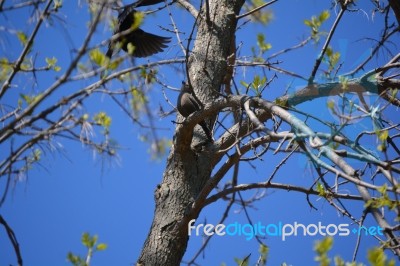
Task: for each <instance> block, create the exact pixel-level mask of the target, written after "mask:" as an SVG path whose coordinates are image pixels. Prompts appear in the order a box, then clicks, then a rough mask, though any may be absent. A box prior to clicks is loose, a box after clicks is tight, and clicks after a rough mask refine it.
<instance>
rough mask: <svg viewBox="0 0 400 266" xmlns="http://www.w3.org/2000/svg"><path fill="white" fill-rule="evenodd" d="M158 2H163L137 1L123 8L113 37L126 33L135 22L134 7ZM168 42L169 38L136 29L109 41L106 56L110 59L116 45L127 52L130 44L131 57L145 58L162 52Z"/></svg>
mask: <svg viewBox="0 0 400 266" xmlns="http://www.w3.org/2000/svg"><path fill="white" fill-rule="evenodd" d="M160 2H163V0H139V1H137V2H135V3H133V4H130V5H127V6H125V7H124V9H123V10H122V12H121V13H120V14H119V15H118V25H117V26H116V28H115V30H114V35H116V34H118V33H120V32H124V31H127V30H129V29H130V28H131V27H132V25H133V24H134V22H135V21H134V20H135V17H134V14H135V12H136V10H135V8H136V7H140V6H148V5H154V4H157V3H160ZM170 41H171V38H168V37H162V36H158V35H155V34H151V33H147V32H145V31H143V30H142V29H140V28H137V29H134V30H133V31H132V32H130V33H128V34H127V35H124V36H121V37H120V38H118V39H117V40H115V41H110V43H109V45H108V51H107V53H106V56H107V57H108V58H111V56H112V55H113V51H114V48H115V46H116V44H117V43H120V44H121V48H122V50H124V51H125V52H128V44H129V43H130V44H131V45H133V46H134V47H135V49H134V51H133V54H132V56H134V57H147V56H150V55H153V54H156V53H158V52H162V51H163V48H166V47H167V45H166V44H167V43H169V42H170Z"/></svg>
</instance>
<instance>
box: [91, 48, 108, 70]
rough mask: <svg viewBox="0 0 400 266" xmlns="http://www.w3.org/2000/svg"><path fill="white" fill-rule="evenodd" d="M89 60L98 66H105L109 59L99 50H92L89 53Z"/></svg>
mask: <svg viewBox="0 0 400 266" xmlns="http://www.w3.org/2000/svg"><path fill="white" fill-rule="evenodd" d="M89 58H90V60H91V61H92V62H93V63H95V64H96V65H98V66H107V64H108V62H109V59H108V57H107V56H105V54H104V53H102V52H101V51H100V50H99V49H94V50H91V51H90V52H89Z"/></svg>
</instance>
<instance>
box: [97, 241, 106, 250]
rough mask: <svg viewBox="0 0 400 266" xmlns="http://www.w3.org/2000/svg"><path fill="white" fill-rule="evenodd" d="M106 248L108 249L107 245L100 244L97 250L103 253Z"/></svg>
mask: <svg viewBox="0 0 400 266" xmlns="http://www.w3.org/2000/svg"><path fill="white" fill-rule="evenodd" d="M106 248H107V244H105V243H100V244H98V245H97V247H96V250H98V251H102V250H105V249H106Z"/></svg>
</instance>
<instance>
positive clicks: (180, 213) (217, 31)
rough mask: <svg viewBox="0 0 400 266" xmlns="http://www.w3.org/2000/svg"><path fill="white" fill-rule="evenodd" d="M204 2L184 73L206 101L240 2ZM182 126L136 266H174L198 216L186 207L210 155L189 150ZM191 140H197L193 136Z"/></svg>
mask: <svg viewBox="0 0 400 266" xmlns="http://www.w3.org/2000/svg"><path fill="white" fill-rule="evenodd" d="M205 2H206V3H205V5H207V2H208V5H209V6H208V9H209V12H206V6H205V5H204V6H203V7H202V9H201V10H200V12H199V14H198V18H197V36H196V38H195V39H196V41H195V43H194V48H193V51H192V53H191V54H190V55H189V58H188V62H187V68H188V75H189V76H188V81H189V83H190V84H191V85H192V86H193V88H194V91H195V93H196V95H197V97H198V98H199V99H200V100H202V101H203V102H208V101H211V100H215V99H216V98H217V97H218V96H219V94H218V92H219V90H220V87H221V84H222V82H223V79H224V76H225V73H226V69H227V57H228V56H229V52H230V42H229V41H226V40H231V39H232V38H233V36H234V34H235V30H236V22H237V19H236V15H237V14H238V13H239V11H240V9H241V7H242V5H243V4H244V0H235V1H234V0H210V1H205ZM207 13H208V14H207ZM182 126H183V125H178V126H177V129H178V130H177V134H176V135H175V138H174V144H173V145H172V148H171V151H170V154H169V156H168V159H167V167H166V169H165V172H164V176H163V180H162V183H161V184H160V185H159V186H158V187H157V189H156V191H155V201H156V209H155V213H154V218H153V222H152V225H151V228H150V232H149V235H148V237H147V239H146V241H145V243H144V247H143V249H142V252H141V255H140V257H139V260H138V265H179V264H180V262H181V259H182V257H183V255H184V253H185V250H186V247H187V242H188V232H187V224H188V221H190V220H191V219H195V218H197V216H198V214H199V211H196V212H193V211H191V212H190V210H191V207H192V206H191V205H192V203H193V202H194V200H195V199H196V197H197V196H198V194H199V192H200V191H201V190H202V188H203V186H204V184H205V182H206V181H207V180H208V179H209V178H210V175H211V171H212V162H213V160H212V157H213V153H212V151H211V149H210V147H209V146H208V148H207V147H205V148H203V149H202V150H201V151H199V150H197V151H194V150H193V149H192V148H191V141H192V130H193V128H190V127H186V128H184V129H183V130H179V129H182ZM179 132H182V134H179ZM195 132H196V131H195ZM196 138H201V136H199V135H198V134H195V137H194V139H196ZM193 142H195V140H193ZM211 146H212V145H211Z"/></svg>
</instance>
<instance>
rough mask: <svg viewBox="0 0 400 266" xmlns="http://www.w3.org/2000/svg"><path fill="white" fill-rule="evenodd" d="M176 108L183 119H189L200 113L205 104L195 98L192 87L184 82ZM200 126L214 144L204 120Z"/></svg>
mask: <svg viewBox="0 0 400 266" xmlns="http://www.w3.org/2000/svg"><path fill="white" fill-rule="evenodd" d="M176 107H177V108H178V112H179V113H180V114H181V115H182V116H183V117H188V116H189V115H191V114H193V113H194V112H197V111H199V110H200V109H201V108H202V107H203V104H202V103H201V102H200V101H199V100H198V99H197V98H196V97H195V96H194V92H193V89H192V88H191V87H190V85H189V84H186V83H184V82H183V83H182V88H181V92H180V93H179V96H178V103H177V106H176ZM199 125H200V126H201V127H202V128H203V131H204V133H205V134H206V136H207V138H208V139H209V140H210V141H211V142H212V141H213V139H212V135H211V131H210V129H209V128H208V126H207V124H206V122H205V121H204V120H203V121H201V122H200V123H199Z"/></svg>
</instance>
